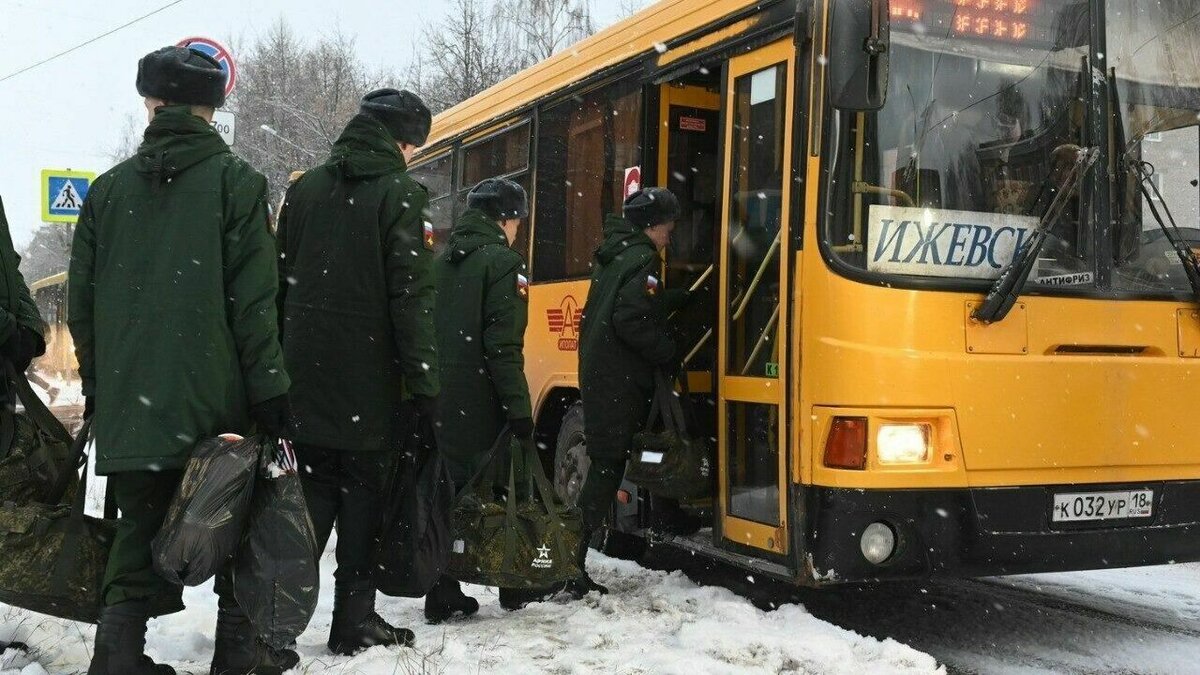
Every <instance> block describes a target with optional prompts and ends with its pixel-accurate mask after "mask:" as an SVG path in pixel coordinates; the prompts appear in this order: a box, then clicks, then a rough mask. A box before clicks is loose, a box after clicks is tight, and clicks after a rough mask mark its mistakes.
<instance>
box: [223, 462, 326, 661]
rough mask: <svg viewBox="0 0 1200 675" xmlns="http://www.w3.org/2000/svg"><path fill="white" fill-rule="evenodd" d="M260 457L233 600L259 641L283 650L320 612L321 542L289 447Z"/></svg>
mask: <svg viewBox="0 0 1200 675" xmlns="http://www.w3.org/2000/svg"><path fill="white" fill-rule="evenodd" d="M262 454H263V461H262V466H261V470H260V473H259V476H258V480H257V481H256V485H255V488H254V499H253V501H252V503H251V505H250V516H249V518H248V519H247V521H246V531H245V534H244V536H243V537H242V542H241V547H240V548H239V549H238V552H237V555H236V556H235V557H234V561H233V594H234V597H235V598H237V602H238V605H239V606H240V607H241V608H242V611H244V612H245V613H246V616H248V617H250V623H251V624H253V625H254V628H255V630H256V631H257V633H258V635H259V637H261V638H262V639H263V641H264V642H266V643H267V644H269V645H271V646H272V647H274V648H275V649H283V648H285V647H287V646H288V645H290V644H291V643H293V642H295V641H296V638H297V637H299V635H300V634H301V633H303V632H304V629H305V627H307V626H308V622H309V620H310V619H312V616H313V612H315V611H316V609H317V592H318V590H319V583H320V569H319V568H318V566H317V565H318V561H317V536H316V533H315V531H314V530H313V524H312V519H311V518H310V517H309V515H308V505H307V503H305V501H304V489H303V487H302V486H301V484H300V476H299V475H297V473H296V455H295V453H294V452H293V451H292V448H291V445H290V444H289V443H287V442H286V441H285V442H284V443H283V444H282V446H275V445H274V444H269V445H266V446H264V448H263V453H262Z"/></svg>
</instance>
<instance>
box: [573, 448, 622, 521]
mask: <svg viewBox="0 0 1200 675" xmlns="http://www.w3.org/2000/svg"><path fill="white" fill-rule="evenodd" d="M589 459H590V460H591V464H590V465H589V466H588V474H587V478H586V479H584V481H583V489H582V490H580V491H579V508H580V510H581V511H583V527H584V528H585V529H587V530H588V531H591V530H596V529H598V528H601V527H606V526H608V525H611V524H612V523H610V522H609V520H610V516H611V515H612V508H613V500H614V499H616V496H617V490H618V489H619V488H620V487H621V480H622V479H623V478H624V477H625V460H624V459H614V458H612V457H607V456H604V457H589Z"/></svg>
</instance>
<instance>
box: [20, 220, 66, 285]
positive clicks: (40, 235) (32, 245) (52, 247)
mask: <svg viewBox="0 0 1200 675" xmlns="http://www.w3.org/2000/svg"><path fill="white" fill-rule="evenodd" d="M74 235H75V226H74V225H71V224H69V223H43V224H42V225H40V226H38V228H37V229H36V230H34V231H33V239H31V240H30V241H29V245H28V246H26V247H25V252H24V253H23V254H22V255H21V274H22V276H24V277H25V281H26V283H33V282H35V281H37V280H38V279H45V278H46V277H48V276H51V275H53V274H58V273H59V272H65V271H67V265H68V264H69V263H70V261H71V240H72V238H73V237H74Z"/></svg>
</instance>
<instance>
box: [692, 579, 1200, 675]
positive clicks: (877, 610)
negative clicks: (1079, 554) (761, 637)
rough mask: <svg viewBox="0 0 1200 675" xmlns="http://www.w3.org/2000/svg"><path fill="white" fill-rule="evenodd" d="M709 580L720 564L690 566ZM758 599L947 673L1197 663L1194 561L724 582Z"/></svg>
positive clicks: (1198, 599) (1172, 668) (1177, 669)
mask: <svg viewBox="0 0 1200 675" xmlns="http://www.w3.org/2000/svg"><path fill="white" fill-rule="evenodd" d="M692 574H693V576H695V577H696V578H698V579H702V580H705V581H716V580H717V579H718V576H719V575H720V574H721V572H720V571H716V570H706V571H692ZM724 583H725V584H726V585H729V586H730V587H732V588H735V589H736V590H738V591H739V592H740V593H742V594H744V595H746V596H748V597H751V598H753V599H754V600H755V601H756V602H757V603H758V604H760V605H762V604H770V602H771V601H775V602H779V601H782V600H786V601H789V602H797V603H801V604H803V606H804V607H805V608H806V610H807V611H808V612H810V613H811V614H812V615H813V616H815V617H817V618H820V619H823V620H826V621H828V622H830V623H833V624H835V625H838V626H840V627H843V628H846V629H848V630H852V631H854V632H856V633H859V634H863V635H870V636H875V637H881V638H882V637H887V638H890V639H894V640H896V641H898V642H901V643H904V644H906V645H908V646H911V647H913V648H915V649H918V650H921V651H923V652H926V653H928V654H931V655H932V656H934V657H935V658H936V659H937V660H938V662H939V663H941V664H944V665H945V666H946V668H947V671H948V672H949V673H980V674H983V673H988V674H990V673H1000V674H1006V675H1007V674H1026V673H1139V674H1141V673H1146V674H1150V673H1164V674H1175V673H1197V672H1200V565H1176V566H1168V567H1149V568H1139V569H1126V570H1105V571H1095V572H1075V573H1066V574H1040V575H1030V576H1021V577H1005V578H994V579H979V580H944V581H932V582H927V583H922V584H891V585H885V586H880V587H876V588H870V589H845V590H825V591H794V590H788V589H781V588H779V587H778V586H776V585H773V584H771V583H767V582H763V581H761V580H756V581H755V583H754V584H753V585H751V584H749V583H748V582H745V581H741V579H740V578H739V583H736V584H730V583H728V582H724Z"/></svg>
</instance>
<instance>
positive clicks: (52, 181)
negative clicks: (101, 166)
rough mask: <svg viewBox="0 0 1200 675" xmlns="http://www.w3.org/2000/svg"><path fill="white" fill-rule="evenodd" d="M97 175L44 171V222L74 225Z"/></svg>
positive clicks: (81, 172)
mask: <svg viewBox="0 0 1200 675" xmlns="http://www.w3.org/2000/svg"><path fill="white" fill-rule="evenodd" d="M95 179H96V174H94V173H92V172H90V171H60V170H58V169H42V221H43V222H47V223H74V222H75V221H76V220H78V219H79V210H80V209H81V208H82V207H83V199H84V198H85V197H87V193H88V188H89V187H91V185H92V181H93V180H95Z"/></svg>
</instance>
